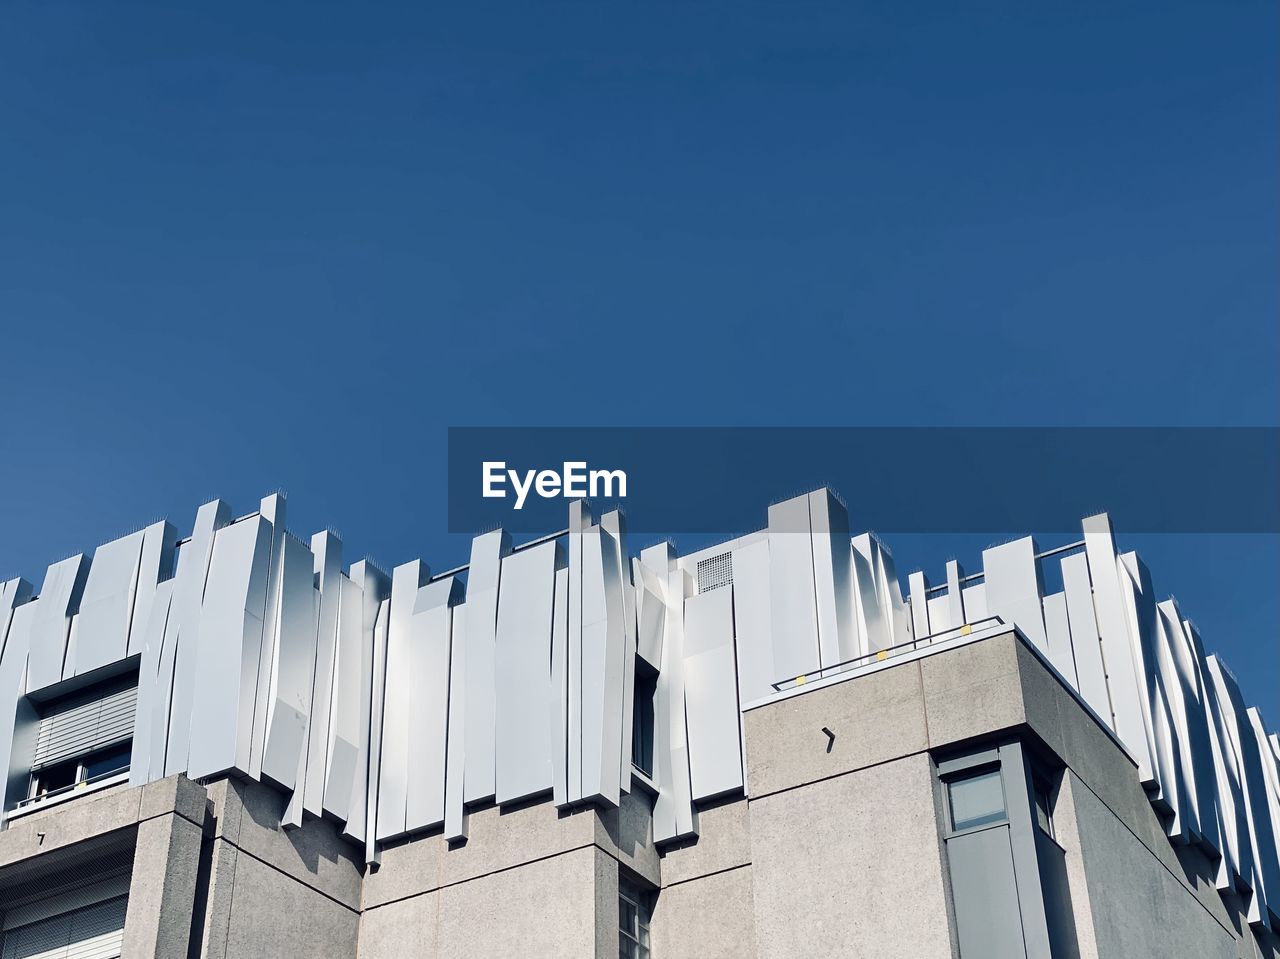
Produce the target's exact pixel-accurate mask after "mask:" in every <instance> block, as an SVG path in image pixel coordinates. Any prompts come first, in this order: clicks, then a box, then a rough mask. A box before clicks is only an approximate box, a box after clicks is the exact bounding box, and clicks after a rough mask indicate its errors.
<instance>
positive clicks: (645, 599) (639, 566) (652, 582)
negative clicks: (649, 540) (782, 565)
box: [631, 543, 773, 669]
mask: <svg viewBox="0 0 1280 959" xmlns="http://www.w3.org/2000/svg"><path fill="white" fill-rule="evenodd" d="M668 545H669V544H666V543H663V544H659V546H657V547H652V546H651V547H649V548H650V549H664V550H665V549H667V547H668ZM663 555H664V556H666V555H667V554H666V553H665V552H664V553H663ZM765 559H766V562H767V560H768V552H767V546H766V553H765ZM664 562H665V560H664ZM631 567H632V577H633V580H634V582H635V584H636V593H635V595H636V627H637V632H636V655H637V656H639V657H640V658H641V659H643V660H644V661H645V662H646V663H648V664H649V665H650V666H652V667H653V668H654V669H657V668H658V667H659V666H660V665H661V664H662V629H663V624H664V623H665V622H666V615H667V610H666V604H665V603H663V601H662V599H661V597H662V596H663V594H664V593H665V592H666V585H665V583H662V582H659V581H658V578H657V574H656V573H654V571H653V570H652V569H650V568H649V566H647V565H645V564H644V563H643V562H641V560H640V557H638V556H637V557H635V558H634V559H633V560H632V561H631ZM768 574H769V569H768V566H766V567H765V583H764V590H765V593H766V594H767V593H768V591H769V581H768ZM762 632H763V634H764V638H765V640H766V641H767V640H768V638H769V624H768V623H767V622H766V623H765V624H764V627H763V630H762ZM769 656H770V662H772V658H773V653H772V651H770V654H769Z"/></svg>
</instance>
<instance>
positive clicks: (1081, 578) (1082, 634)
mask: <svg viewBox="0 0 1280 959" xmlns="http://www.w3.org/2000/svg"><path fill="white" fill-rule="evenodd" d="M1062 591H1063V594H1064V595H1065V596H1066V598H1067V622H1068V624H1069V626H1070V627H1071V651H1072V659H1073V660H1074V661H1075V664H1076V681H1077V685H1076V689H1077V690H1079V692H1080V695H1081V696H1083V697H1084V700H1085V702H1087V703H1088V704H1089V705H1090V706H1092V707H1093V711H1094V712H1095V713H1097V714H1098V716H1099V717H1100V718H1101V719H1102V721H1103V722H1105V723H1106V724H1107V725H1108V726H1111V727H1112V728H1113V729H1114V723H1115V717H1114V716H1113V715H1112V712H1111V694H1110V693H1109V692H1108V691H1107V673H1106V668H1105V667H1104V666H1103V663H1102V645H1101V642H1100V640H1099V638H1098V621H1097V619H1096V618H1095V617H1094V613H1093V586H1092V584H1090V582H1089V560H1088V557H1086V556H1085V554H1084V553H1075V554H1073V555H1071V556H1066V557H1064V558H1063V560H1062Z"/></svg>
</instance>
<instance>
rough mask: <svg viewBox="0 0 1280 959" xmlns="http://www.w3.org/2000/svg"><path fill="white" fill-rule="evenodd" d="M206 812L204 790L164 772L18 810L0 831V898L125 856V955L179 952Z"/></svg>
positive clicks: (169, 956) (183, 953) (169, 957)
mask: <svg viewBox="0 0 1280 959" xmlns="http://www.w3.org/2000/svg"><path fill="white" fill-rule="evenodd" d="M205 811H206V810H205V792H204V790H203V789H202V788H201V787H200V786H198V785H196V784H195V783H193V782H191V780H189V779H186V778H185V777H182V776H171V777H169V778H168V779H161V780H158V781H156V782H153V783H149V784H148V785H146V786H141V787H137V788H132V789H130V788H125V787H114V788H110V789H105V790H102V791H101V792H99V793H93V794H90V795H85V796H83V797H80V798H78V799H76V800H74V801H71V802H65V803H61V804H57V805H53V806H50V807H48V808H47V809H42V810H38V811H33V812H32V813H30V814H29V815H26V816H21V817H19V818H17V819H15V820H13V821H12V822H11V823H10V825H9V828H8V829H6V830H4V831H3V832H0V890H5V889H6V887H12V890H13V891H12V892H4V891H0V903H3V902H6V901H12V899H13V897H14V895H15V894H16V892H17V891H18V890H21V889H25V890H31V889H35V890H39V889H41V888H42V887H43V888H54V887H56V886H57V885H58V884H60V883H65V882H67V881H68V880H86V879H91V878H93V877H94V876H95V875H96V874H97V873H98V872H99V871H101V870H102V869H104V868H110V867H112V866H113V865H114V864H116V863H118V862H124V861H128V860H132V869H131V877H132V878H131V881H130V885H129V909H128V913H127V914H126V917H125V927H124V949H125V954H126V955H128V956H147V957H155V959H186V957H187V951H188V944H189V939H190V934H191V916H192V911H193V908H194V901H195V896H196V886H197V881H198V866H199V861H200V837H201V830H202V826H203V823H204V819H205Z"/></svg>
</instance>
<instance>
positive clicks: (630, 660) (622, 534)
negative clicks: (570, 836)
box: [600, 509, 637, 792]
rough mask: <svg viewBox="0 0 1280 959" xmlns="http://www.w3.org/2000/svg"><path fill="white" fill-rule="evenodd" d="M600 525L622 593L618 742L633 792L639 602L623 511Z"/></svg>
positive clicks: (625, 784) (624, 777) (623, 781)
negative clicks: (607, 539)
mask: <svg viewBox="0 0 1280 959" xmlns="http://www.w3.org/2000/svg"><path fill="white" fill-rule="evenodd" d="M600 526H601V528H602V529H604V530H605V531H606V532H607V533H608V534H609V535H610V536H611V537H613V550H614V553H615V554H616V556H615V561H616V563H617V567H618V577H619V584H620V588H621V590H622V635H623V644H622V653H621V655H622V736H621V739H620V742H619V748H620V749H621V755H622V760H621V763H620V764H619V767H618V770H619V779H618V785H619V787H620V788H621V789H622V791H623V792H630V791H631V732H632V731H631V722H632V718H633V717H632V711H633V709H634V708H635V682H636V642H637V640H636V602H635V589H634V587H633V586H632V583H631V558H630V557H629V556H628V555H627V539H626V536H627V523H626V518H625V517H624V516H623V515H622V511H621V510H616V509H615V510H610V511H609V512H608V513H605V514H604V515H603V516H601V517H600Z"/></svg>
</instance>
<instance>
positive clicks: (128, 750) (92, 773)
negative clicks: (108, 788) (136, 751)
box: [84, 740, 133, 782]
mask: <svg viewBox="0 0 1280 959" xmlns="http://www.w3.org/2000/svg"><path fill="white" fill-rule="evenodd" d="M132 755H133V740H128V741H127V742H123V743H120V744H119V745H116V746H112V747H111V748H110V749H104V750H102V751H101V752H98V753H94V754H93V755H92V756H89V757H88V758H87V759H85V760H84V778H85V781H86V782H90V781H92V780H94V779H97V778H99V777H100V776H109V775H111V774H112V773H118V772H121V771H123V770H125V769H128V768H129V759H130V757H131V756H132Z"/></svg>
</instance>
